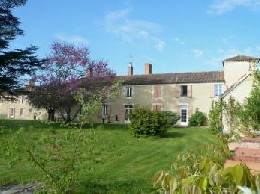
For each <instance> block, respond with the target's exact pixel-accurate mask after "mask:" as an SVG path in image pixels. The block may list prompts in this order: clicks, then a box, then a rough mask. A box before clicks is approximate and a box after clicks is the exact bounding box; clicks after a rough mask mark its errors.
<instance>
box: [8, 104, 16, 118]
mask: <svg viewBox="0 0 260 194" xmlns="http://www.w3.org/2000/svg"><path fill="white" fill-rule="evenodd" d="M9 111H10V112H9V116H10V118H15V108H13V107H11V108H10V109H9Z"/></svg>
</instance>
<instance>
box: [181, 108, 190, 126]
mask: <svg viewBox="0 0 260 194" xmlns="http://www.w3.org/2000/svg"><path fill="white" fill-rule="evenodd" d="M180 109H181V126H188V123H189V122H188V106H187V105H181V106H180Z"/></svg>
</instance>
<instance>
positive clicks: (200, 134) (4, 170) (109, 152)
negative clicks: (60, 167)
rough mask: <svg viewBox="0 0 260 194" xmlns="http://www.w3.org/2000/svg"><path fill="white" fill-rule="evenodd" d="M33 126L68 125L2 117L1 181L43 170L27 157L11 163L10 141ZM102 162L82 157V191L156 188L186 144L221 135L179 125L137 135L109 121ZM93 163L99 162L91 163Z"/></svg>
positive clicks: (25, 178) (196, 145)
mask: <svg viewBox="0 0 260 194" xmlns="http://www.w3.org/2000/svg"><path fill="white" fill-rule="evenodd" d="M20 127H23V128H30V129H32V130H30V132H29V133H28V134H27V136H26V137H28V139H29V138H30V136H31V135H32V133H36V134H37V135H39V136H40V135H42V134H44V133H46V130H47V129H48V128H50V127H53V128H59V129H60V131H61V133H65V132H66V131H68V130H71V129H69V128H68V127H60V126H59V125H57V124H53V125H47V124H44V123H41V122H39V121H16V120H12V121H11V120H0V147H1V149H0V156H1V157H0V185H1V184H2V185H3V184H8V183H16V182H22V183H26V182H33V181H37V180H39V177H41V176H42V174H41V172H40V171H39V169H38V168H36V167H34V166H32V165H31V164H30V163H28V161H27V160H26V155H22V153H16V154H17V155H22V156H23V157H24V159H23V160H21V161H19V162H18V163H17V165H15V166H13V167H11V168H10V167H9V166H8V164H9V159H8V157H6V156H5V153H6V150H5V149H4V147H5V145H6V144H7V143H8V142H9V141H10V139H11V137H12V136H13V133H14V131H16V130H17V129H18V128H20ZM96 133H97V135H98V137H99V141H98V144H97V146H98V148H99V150H100V157H101V162H99V163H97V164H95V165H94V169H92V170H89V167H90V166H89V163H87V162H84V161H83V162H82V163H81V166H80V168H81V171H80V173H79V175H78V179H79V187H78V188H77V190H76V192H77V193H141V192H144V193H151V192H152V191H153V188H152V184H151V180H152V177H153V175H154V174H155V173H156V172H157V171H158V170H169V169H170V166H171V164H172V163H173V162H174V160H175V157H176V156H177V155H179V154H181V153H184V152H185V151H186V150H193V151H194V152H198V151H199V149H200V147H201V145H203V144H216V143H218V139H217V137H216V136H214V135H212V134H211V133H210V132H209V131H208V130H207V129H205V128H173V129H171V130H170V131H169V132H168V134H167V136H166V137H165V138H139V139H138V138H134V137H132V136H131V134H130V133H129V131H128V130H127V126H125V125H112V124H110V125H104V127H102V128H101V129H98V130H97V131H96ZM91 167H93V166H91Z"/></svg>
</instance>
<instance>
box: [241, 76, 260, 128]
mask: <svg viewBox="0 0 260 194" xmlns="http://www.w3.org/2000/svg"><path fill="white" fill-rule="evenodd" d="M241 119H242V120H243V123H244V124H245V125H246V126H248V127H249V128H251V129H254V130H260V72H259V71H257V72H255V74H254V83H253V88H252V91H251V93H250V96H249V97H248V98H247V99H246V102H245V105H244V112H243V114H242V115H241Z"/></svg>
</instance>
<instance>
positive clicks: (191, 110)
mask: <svg viewBox="0 0 260 194" xmlns="http://www.w3.org/2000/svg"><path fill="white" fill-rule="evenodd" d="M188 111H189V117H191V115H192V114H193V106H192V105H189V110H188Z"/></svg>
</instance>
